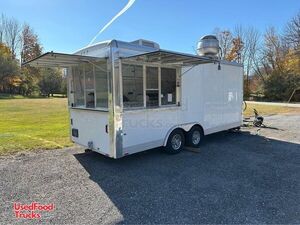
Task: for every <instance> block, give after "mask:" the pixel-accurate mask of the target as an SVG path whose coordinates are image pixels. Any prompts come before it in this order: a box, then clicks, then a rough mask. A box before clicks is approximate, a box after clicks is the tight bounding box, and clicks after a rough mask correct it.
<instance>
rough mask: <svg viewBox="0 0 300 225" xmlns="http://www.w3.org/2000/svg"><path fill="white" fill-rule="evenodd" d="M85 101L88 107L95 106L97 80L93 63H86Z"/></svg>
mask: <svg viewBox="0 0 300 225" xmlns="http://www.w3.org/2000/svg"><path fill="white" fill-rule="evenodd" d="M85 102H86V107H87V108H95V80H94V70H93V65H91V64H86V65H85Z"/></svg>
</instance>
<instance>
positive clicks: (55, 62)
mask: <svg viewBox="0 0 300 225" xmlns="http://www.w3.org/2000/svg"><path fill="white" fill-rule="evenodd" d="M101 60H106V58H98V57H91V56H83V55H74V54H65V53H56V52H47V53H45V54H43V55H41V56H39V57H37V58H35V59H33V60H30V61H28V62H25V63H23V64H22V66H25V65H30V66H33V67H61V68H67V67H69V66H74V65H78V64H79V63H95V62H98V61H101Z"/></svg>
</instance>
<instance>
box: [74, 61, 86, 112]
mask: <svg viewBox="0 0 300 225" xmlns="http://www.w3.org/2000/svg"><path fill="white" fill-rule="evenodd" d="M73 80H74V105H75V107H79V106H84V68H83V67H82V66H75V67H74V68H73Z"/></svg>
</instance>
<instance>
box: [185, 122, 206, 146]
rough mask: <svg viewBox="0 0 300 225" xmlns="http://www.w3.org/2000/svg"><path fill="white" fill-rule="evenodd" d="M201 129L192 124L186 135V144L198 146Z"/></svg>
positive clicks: (200, 139) (200, 138)
mask: <svg viewBox="0 0 300 225" xmlns="http://www.w3.org/2000/svg"><path fill="white" fill-rule="evenodd" d="M203 137H204V135H203V131H202V129H201V127H200V126H194V127H192V129H191V130H190V131H189V132H188V133H187V135H186V139H187V140H186V143H187V145H188V146H190V147H193V148H198V147H199V146H200V144H201V143H202V139H203Z"/></svg>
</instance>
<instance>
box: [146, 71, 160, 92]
mask: <svg viewBox="0 0 300 225" xmlns="http://www.w3.org/2000/svg"><path fill="white" fill-rule="evenodd" d="M146 87H147V88H146V89H158V68H157V67H148V66H147V68H146Z"/></svg>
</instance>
